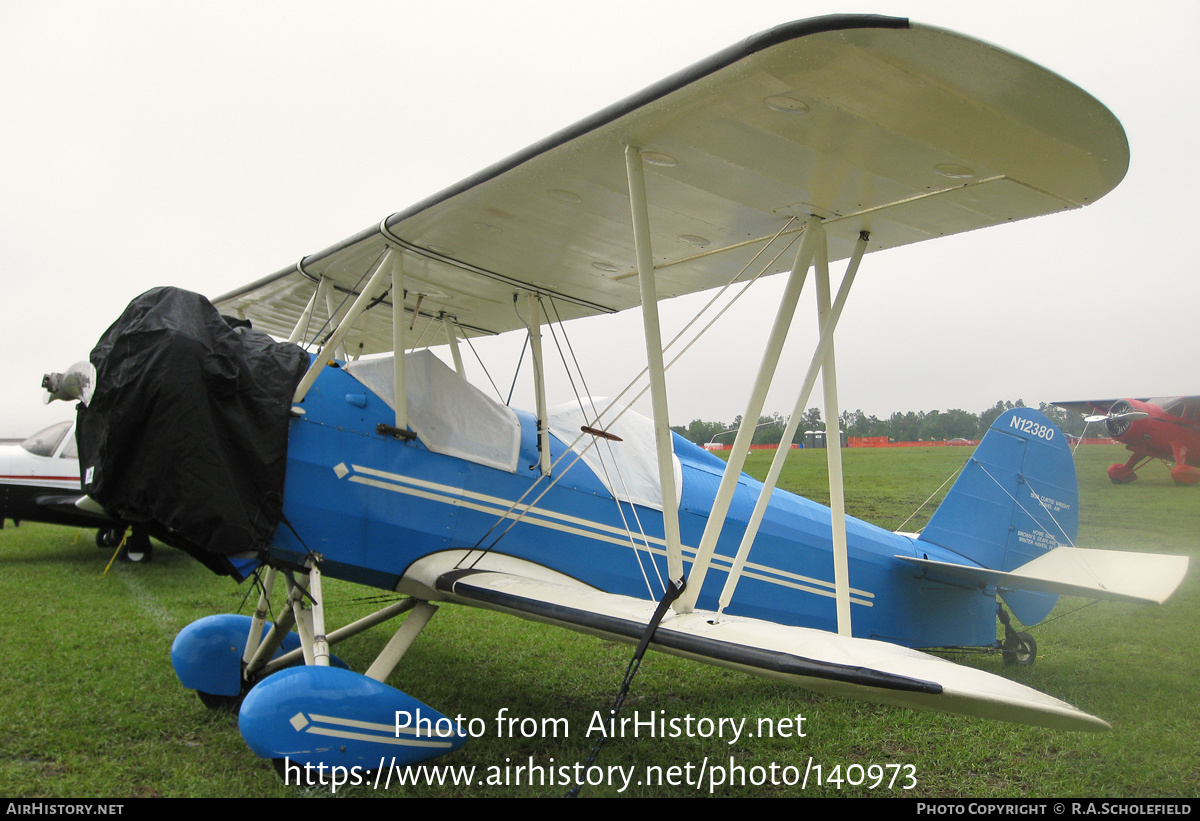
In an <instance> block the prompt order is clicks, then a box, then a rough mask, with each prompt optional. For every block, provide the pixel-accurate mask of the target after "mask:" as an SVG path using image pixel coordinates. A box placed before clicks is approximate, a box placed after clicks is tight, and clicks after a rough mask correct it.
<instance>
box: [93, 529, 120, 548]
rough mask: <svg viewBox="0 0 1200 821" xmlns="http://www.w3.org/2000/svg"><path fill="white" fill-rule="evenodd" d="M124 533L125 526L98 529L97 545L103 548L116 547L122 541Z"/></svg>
mask: <svg viewBox="0 0 1200 821" xmlns="http://www.w3.org/2000/svg"><path fill="white" fill-rule="evenodd" d="M124 533H125V528H123V527H102V528H100V529H99V530H97V531H96V547H98V548H100V549H101V550H108V549H110V548H114V547H116V546H117V545H119V544H120V543H121V536H123V535H124Z"/></svg>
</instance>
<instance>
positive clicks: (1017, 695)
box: [436, 570, 1109, 731]
mask: <svg viewBox="0 0 1200 821" xmlns="http://www.w3.org/2000/svg"><path fill="white" fill-rule="evenodd" d="M436 587H437V589H438V590H439V591H440V592H441V593H442V595H443V596H445V597H446V598H447V599H449V600H452V601H459V602H462V603H464V604H472V605H475V606H482V607H486V608H488V609H492V610H498V611H501V612H505V613H511V614H513V615H517V616H522V617H524V618H527V619H531V620H533V621H541V622H546V623H549V624H554V625H557V626H561V627H567V628H570V629H574V630H578V631H580V632H584V633H589V634H591V635H596V636H601V637H604V638H609V639H617V640H621V641H626V642H629V643H636V642H637V641H638V640H639V639H640V638H641V635H642V633H643V632H644V631H645V628H646V625H647V624H648V623H649V620H650V618H651V615H652V614H653V612H654V609H655V602H653V601H647V600H642V599H635V598H632V597H629V596H619V595H615V594H611V593H604V592H602V591H599V590H595V589H593V588H590V587H587V586H585V585H582V584H580V585H573V584H561V583H556V582H550V581H544V580H541V579H533V578H528V577H524V576H516V575H513V574H509V573H498V572H493V571H485V570H454V571H451V572H448V573H444V574H442V575H440V576H439V577H438V578H437V580H436ZM651 646H652V647H653V648H654V649H656V650H658V651H660V652H664V653H670V654H672V655H676V656H682V657H684V658H690V659H694V660H696V661H703V662H706V663H709V664H715V665H718V666H722V667H728V668H732V669H735V670H741V671H743V672H747V673H752V674H754V675H759V676H764V677H767V678H777V679H783V680H785V681H789V682H791V683H793V684H797V685H799V686H801V687H805V688H807V689H810V690H815V691H817V692H822V693H829V694H833V695H839V696H846V697H850V698H858V699H863V700H866V701H873V702H879V703H884V704H892V705H896V706H901V707H911V708H917V709H925V710H936V711H939V712H947V713H958V714H962V715H970V716H977V717H980V718H989V719H1000V720H1004V721H1014V722H1019V723H1023V724H1033V725H1037V726H1042V727H1050V728H1053V729H1061V730H1088V731H1096V730H1104V729H1108V728H1109V725H1108V724H1107V723H1106V722H1104V721H1103V720H1101V719H1099V718H1096V717H1095V716H1092V715H1088V714H1087V713H1085V712H1082V711H1081V710H1078V709H1076V708H1075V707H1072V706H1071V705H1070V704H1067V703H1065V702H1063V701H1059V700H1058V699H1056V698H1052V697H1051V696H1048V695H1045V694H1044V693H1040V692H1038V691H1037V690H1033V689H1031V688H1029V687H1026V686H1024V685H1021V684H1017V683H1016V682H1013V681H1009V680H1008V679H1005V678H1002V677H1000V676H995V675H992V674H991V673H986V672H984V671H982V670H976V669H973V668H970V667H964V666H962V665H958V664H954V663H953V662H950V661H946V660H945V659H940V658H937V657H935V656H931V655H928V654H926V653H921V652H918V651H916V650H910V649H908V648H905V647H900V646H899V645H895V644H889V643H886V642H881V641H872V640H869V639H856V638H849V637H845V636H839V635H836V634H834V633H829V632H827V631H823V630H813V629H810V628H805V627H794V626H788V625H780V624H774V623H772V622H767V621H761V620H758V619H747V618H740V617H732V616H726V615H722V616H720V617H719V618H718V617H717V616H716V614H715V613H706V612H701V611H695V612H692V613H687V614H682V615H681V614H676V613H673V612H672V613H668V615H667V617H666V618H665V619H664V620H663V622H662V623H661V624H660V626H659V628H658V630H657V632H656V633H655V636H654V640H653V642H652V643H651Z"/></svg>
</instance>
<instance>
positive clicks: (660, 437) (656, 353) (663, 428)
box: [625, 145, 683, 602]
mask: <svg viewBox="0 0 1200 821" xmlns="http://www.w3.org/2000/svg"><path fill="white" fill-rule="evenodd" d="M625 173H626V176H627V177H628V178H629V208H630V210H631V212H632V214H633V243H634V247H635V250H636V252H637V268H638V283H639V284H640V285H641V291H642V327H643V328H644V333H645V337H646V368H647V370H648V371H649V373H650V401H651V404H652V406H653V408H654V442H655V445H656V446H657V447H656V451H657V455H658V479H659V485H660V487H661V488H662V497H663V498H662V502H663V536H664V537H665V539H666V543H667V574H668V576H669V577H670V579H671V580H672V581H675V580H678V579H682V578H683V549H682V547H681V546H680V545H681V541H680V538H679V507H678V506H677V505H676V504H675V500H676V499H677V498H678V496H677V495H676V492H675V462H674V458H673V457H674V448H673V447H672V442H671V425H670V422H669V421H668V417H667V380H666V375H665V373H664V369H663V346H662V333H661V332H660V330H659V324H658V292H657V290H656V289H655V286H654V257H653V256H652V254H651V252H650V215H649V213H648V210H647V204H646V176H645V170H644V169H643V168H642V155H641V153H640V152H639V151H638V150H637V149H636V148H634V147H633V146H631V145H627V146H625ZM676 601H677V602H678V599H676Z"/></svg>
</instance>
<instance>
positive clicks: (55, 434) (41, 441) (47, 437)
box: [21, 422, 71, 456]
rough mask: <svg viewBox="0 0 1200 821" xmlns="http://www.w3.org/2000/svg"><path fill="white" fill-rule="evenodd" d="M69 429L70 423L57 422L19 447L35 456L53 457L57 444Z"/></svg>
mask: <svg viewBox="0 0 1200 821" xmlns="http://www.w3.org/2000/svg"><path fill="white" fill-rule="evenodd" d="M70 429H71V423H70V422H59V423H58V424H57V425H51V426H50V427H48V428H46V429H45V430H40V431H38V432H37V433H35V434H34V435H33V436H30V437H29V438H28V439H26V440H25V441H24V442H22V443H21V447H23V448H25V450H27V451H29V452H30V453H32V454H33V455H35V456H53V455H54V451H55V450H56V449H57V448H58V443H59V442H61V441H62V438H63V436H65V435H66V433H67V431H68V430H70Z"/></svg>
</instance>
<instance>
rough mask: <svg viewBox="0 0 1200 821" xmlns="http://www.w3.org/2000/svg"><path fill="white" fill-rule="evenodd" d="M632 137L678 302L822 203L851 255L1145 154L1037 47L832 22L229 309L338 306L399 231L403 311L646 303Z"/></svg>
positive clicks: (538, 150)
mask: <svg viewBox="0 0 1200 821" xmlns="http://www.w3.org/2000/svg"><path fill="white" fill-rule="evenodd" d="M626 145H633V146H635V147H637V148H639V149H641V150H642V151H643V152H644V154H643V156H644V157H646V159H647V161H648V165H647V187H648V191H649V200H650V223H651V229H652V232H653V237H652V244H653V251H654V258H655V263H656V266H657V268H658V278H659V279H658V291H659V294H660V296H661V297H664V298H665V297H669V296H677V295H680V294H685V293H692V292H696V291H700V290H704V289H707V288H711V287H714V286H716V285H720V284H724V283H725V282H727V281H728V280H729V279H731V278H732V277H734V276H735V275H737V274H738V272H739V271H740V270H741V269H742V268H743V266H744V265H746V263H747V262H748V261H749V260H750V259H751V258H752V257H753V256H754V255H755V254H756V253H758V252H759V251H761V250H762V249H763V247H764V245H766V244H768V243H769V242H770V238H771V237H773V236H775V235H776V234H777V233H779V232H780V231H781V229H782V230H783V234H782V235H781V236H780V238H779V239H778V240H775V242H774V243H773V246H772V247H771V248H770V249H768V251H767V253H766V255H764V257H763V259H769V258H771V257H772V256H774V254H775V253H776V251H777V250H778V249H782V248H783V247H784V246H785V245H786V244H787V243H789V242H792V241H794V240H795V238H796V236H797V234H798V232H799V229H800V226H801V225H802V224H803V221H804V219H806V218H807V216H808V215H809V214H816V215H818V216H820V217H822V218H823V219H824V220H825V221H826V228H827V231H828V236H829V251H830V258H831V259H839V258H843V257H846V256H848V255H849V252H850V249H851V246H852V244H853V242H854V241H855V239H856V238H857V237H858V235H859V233H860V231H864V230H866V231H870V239H871V241H870V246H869V247H870V249H871V250H878V249H882V248H891V247H895V246H899V245H905V244H908V243H912V242H919V241H921V240H924V239H929V238H931V237H937V236H943V235H947V234H954V233H959V232H962V231H969V230H972V229H975V228H981V227H985V226H989V225H995V224H999V223H1004V222H1009V221H1012V220H1018V219H1024V218H1027V217H1033V216H1038V215H1041V214H1048V213H1051V212H1054V211H1060V210H1064V209H1068V208H1075V207H1079V206H1082V205H1086V204H1088V203H1090V202H1092V201H1094V200H1096V199H1098V198H1099V197H1101V196H1103V195H1104V194H1105V193H1107V192H1108V191H1109V190H1111V189H1112V188H1113V187H1114V186H1116V185H1117V183H1118V182H1120V180H1121V178H1122V177H1123V176H1124V174H1125V171H1126V168H1127V166H1128V161H1129V149H1128V144H1127V142H1126V139H1125V134H1124V131H1123V130H1122V128H1121V125H1120V123H1119V122H1118V121H1117V120H1116V118H1115V117H1114V116H1113V115H1112V113H1111V112H1109V111H1108V109H1106V108H1105V107H1104V106H1103V105H1102V104H1100V103H1099V102H1098V101H1097V100H1095V99H1094V98H1093V97H1091V96H1090V95H1088V94H1087V93H1086V92H1084V91H1082V90H1081V89H1079V88H1078V87H1076V86H1074V85H1072V84H1071V83H1069V82H1067V81H1066V80H1064V79H1062V78H1061V77H1059V76H1057V75H1055V74H1053V73H1051V72H1049V71H1047V70H1045V69H1043V68H1041V67H1040V66H1037V65H1034V64H1033V63H1030V62H1028V61H1027V60H1024V59H1023V58H1020V57H1017V56H1015V55H1013V54H1010V53H1008V52H1005V51H1002V50H1000V49H998V48H995V47H994V46H990V45H988V44H985V43H981V42H979V41H976V40H972V39H970V38H967V37H964V36H961V35H958V34H954V33H951V32H947V31H944V30H941V29H936V28H931V27H925V26H919V25H913V24H909V23H908V21H906V20H903V19H896V18H884V17H871V16H846V15H838V16H831V17H823V18H816V19H813V20H805V21H799V22H795V23H790V24H787V25H783V26H779V27H777V28H775V29H771V30H770V31H766V32H763V33H761V34H759V35H756V36H755V37H752V38H750V39H748V40H745V41H744V42H742V43H739V44H737V45H736V46H733V47H732V48H729V49H726V50H725V51H722V52H720V53H719V54H716V55H714V56H713V57H711V58H709V59H707V60H705V61H703V62H701V63H698V64H696V65H694V66H692V67H690V68H688V69H686V70H684V71H682V72H680V73H678V74H676V75H674V76H672V77H669V78H667V79H666V80H664V81H662V82H660V83H658V84H656V85H654V86H652V87H650V88H648V89H646V90H644V91H642V92H640V93H639V94H636V95H634V96H632V97H630V98H628V99H626V100H623V101H622V102H620V103H617V104H616V105H614V106H611V107H610V108H608V109H605V110H604V111H601V112H599V113H598V114H596V115H594V116H593V117H591V118H589V119H587V120H584V121H582V122H580V123H577V124H575V125H573V126H571V127H570V128H567V129H565V130H564V131H561V132H559V133H558V134H555V135H553V136H551V137H549V138H548V139H546V140H544V141H543V142H541V143H538V144H537V145H534V146H532V147H530V148H529V149H526V150H525V151H523V152H521V153H519V154H517V155H515V156H513V157H510V158H508V159H507V160H504V161H502V162H500V163H498V164H497V165H495V166H492V167H491V168H488V169H486V170H484V171H482V172H480V173H479V174H477V175H475V176H473V177H471V178H469V179H467V180H465V181H463V182H462V183H460V184H458V185H456V186H454V187H452V188H450V189H447V190H446V191H443V192H441V193H439V194H437V195H435V196H433V197H431V198H429V199H427V200H425V201H424V202H421V203H418V204H417V205H414V206H412V207H411V208H408V209H407V210H404V211H401V212H399V213H397V214H393V215H392V216H390V217H388V218H386V219H385V220H383V221H382V222H381V223H380V225H378V226H374V227H372V228H370V229H368V230H366V231H363V232H362V233H360V234H358V235H357V236H354V237H351V238H350V239H347V240H345V241H343V242H341V243H338V244H337V245H334V246H332V247H330V248H328V249H326V250H324V251H321V252H319V253H316V254H312V255H310V256H307V257H305V258H304V259H303V260H301V262H300V263H298V264H297V265H295V266H293V267H291V268H288V269H285V270H283V271H280V272H279V273H277V274H274V275H272V276H269V277H266V278H264V279H262V280H260V281H258V282H256V283H254V284H252V285H250V286H247V287H246V288H243V289H240V290H238V291H235V292H233V293H230V294H227V295H225V296H223V297H220V298H219V299H218V300H217V301H216V302H217V305H218V307H219V308H221V310H223V311H224V312H226V313H241V314H242V315H243V316H245V317H247V318H249V319H251V320H253V321H254V322H255V324H256V325H257V326H258V327H259V328H261V329H263V330H266V331H268V332H269V333H272V334H276V335H279V336H288V335H289V334H290V333H291V331H292V328H293V326H294V325H295V324H296V322H297V320H298V318H299V317H300V316H301V314H302V312H303V310H304V306H305V304H306V303H307V302H308V301H309V298H310V296H311V295H312V294H313V291H314V289H315V287H316V283H317V281H318V280H319V279H320V278H321V277H327V278H329V279H330V280H331V281H332V282H333V284H334V285H335V287H336V289H337V292H338V293H339V297H338V299H339V301H340V299H341V298H342V297H344V296H345V295H346V294H351V293H355V292H356V290H357V289H358V288H360V287H362V284H361V283H362V282H363V281H365V280H364V274H366V273H367V272H368V271H369V269H370V268H371V267H372V265H373V263H374V262H375V261H376V260H377V259H378V258H379V257H380V255H381V254H382V253H383V251H384V249H385V247H387V246H391V247H393V248H396V249H402V251H403V253H402V254H401V257H402V264H403V268H404V271H405V283H406V289H407V296H406V300H405V306H406V309H407V310H408V311H410V312H411V311H414V310H417V308H418V299H419V300H420V304H419V312H420V313H421V314H422V315H425V316H429V317H434V318H436V317H438V316H440V315H443V314H445V315H449V316H452V317H454V318H456V320H457V321H458V323H459V324H460V326H461V327H462V328H463V330H464V332H465V333H468V334H482V333H499V332H502V331H506V330H511V329H514V328H517V327H520V320H519V319H518V317H517V315H516V313H515V312H514V311H513V294H514V293H517V292H524V291H529V290H537V291H539V292H541V293H542V294H545V295H548V296H550V297H551V298H552V299H553V301H554V308H555V309H556V310H557V312H558V315H559V316H560V317H561V318H562V319H569V318H573V317H578V316H584V315H591V314H596V313H603V312H611V311H619V310H623V309H625V308H630V307H633V306H635V305H637V304H638V301H639V298H638V288H637V282H636V274H635V267H634V266H635V258H634V251H633V238H632V229H631V227H630V226H631V219H630V206H629V201H628V196H627V184H626V177H625V165H624V148H625V146H626ZM792 218H796V221H795V222H790V223H789V221H790V220H791V219H792ZM788 264H790V257H789V255H784V256H783V257H781V258H780V261H779V262H778V263H777V264H776V266H775V269H776V270H782V269H783V268H785V267H786V266H787V265H788ZM391 298H392V296H391V294H388V295H387V297H386V298H385V299H384V300H383V301H382V302H381V303H380V304H379V306H378V307H376V308H375V309H373V310H369V311H368V312H367V314H366V316H365V319H364V320H360V323H359V329H360V330H359V331H357V333H356V336H354V337H352V338H351V339H350V342H349V345H348V348H349V349H351V350H352V352H356V353H373V352H378V351H384V350H391V347H392V340H391V332H390V323H391V309H390V304H391ZM323 312H324V306H321V305H318V306H317V319H316V321H315V322H314V323H313V324H314V327H315V326H319V325H320V324H321V322H322V321H323Z"/></svg>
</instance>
